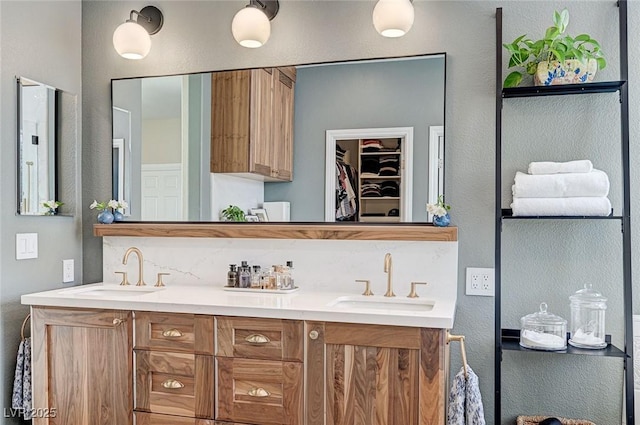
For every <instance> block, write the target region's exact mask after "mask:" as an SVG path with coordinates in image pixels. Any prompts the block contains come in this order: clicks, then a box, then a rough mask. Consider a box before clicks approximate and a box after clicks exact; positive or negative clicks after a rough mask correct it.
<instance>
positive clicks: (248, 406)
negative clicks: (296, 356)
mask: <svg viewBox="0 0 640 425" xmlns="http://www.w3.org/2000/svg"><path fill="white" fill-rule="evenodd" d="M216 364H217V380H218V388H217V413H216V420H223V421H235V422H242V423H256V424H265V425H267V424H268V425H280V424H287V425H297V424H302V402H303V397H302V394H303V387H302V373H303V372H302V370H303V368H302V363H298V362H280V361H270V360H252V359H236V358H226V357H218V358H216Z"/></svg>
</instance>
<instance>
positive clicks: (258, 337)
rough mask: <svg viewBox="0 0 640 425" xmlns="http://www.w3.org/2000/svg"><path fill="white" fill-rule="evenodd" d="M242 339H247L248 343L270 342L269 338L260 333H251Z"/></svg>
mask: <svg viewBox="0 0 640 425" xmlns="http://www.w3.org/2000/svg"><path fill="white" fill-rule="evenodd" d="M244 340H245V341H247V342H248V343H249V344H267V343H269V342H271V340H270V339H269V338H267V337H266V336H264V335H262V334H251V335H249V336H248V337H246V338H245V339H244Z"/></svg>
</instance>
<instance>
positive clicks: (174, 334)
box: [162, 328, 182, 338]
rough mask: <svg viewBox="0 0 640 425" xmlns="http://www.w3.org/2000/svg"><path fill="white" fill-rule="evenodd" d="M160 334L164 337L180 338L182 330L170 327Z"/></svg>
mask: <svg viewBox="0 0 640 425" xmlns="http://www.w3.org/2000/svg"><path fill="white" fill-rule="evenodd" d="M162 336H163V337H165V338H180V337H181V336H182V332H180V331H179V330H178V329H176V328H172V329H167V330H166V331H164V332H162Z"/></svg>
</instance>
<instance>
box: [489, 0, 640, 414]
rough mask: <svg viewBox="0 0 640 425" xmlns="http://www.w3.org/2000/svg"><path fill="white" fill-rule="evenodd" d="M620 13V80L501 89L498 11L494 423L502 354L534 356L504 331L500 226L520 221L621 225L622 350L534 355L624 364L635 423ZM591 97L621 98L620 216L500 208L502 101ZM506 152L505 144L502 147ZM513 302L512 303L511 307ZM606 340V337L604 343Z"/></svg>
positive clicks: (622, 23) (623, 4) (623, 13)
mask: <svg viewBox="0 0 640 425" xmlns="http://www.w3.org/2000/svg"><path fill="white" fill-rule="evenodd" d="M617 6H618V9H619V14H618V16H619V33H620V34H619V44H620V77H621V78H620V80H619V81H605V82H595V83H588V84H571V85H560V86H548V87H516V88H502V78H503V75H502V70H503V66H504V65H503V63H502V51H503V47H502V42H503V41H502V8H498V9H496V168H495V170H496V176H495V179H496V180H495V194H496V195H495V197H496V199H495V286H496V287H495V329H494V330H495V421H496V423H500V422H501V421H502V409H501V395H502V382H501V381H502V362H503V358H502V353H503V351H505V350H507V351H513V352H519V351H520V352H522V351H526V352H529V353H531V352H534V351H532V350H528V349H526V348H522V347H521V346H520V345H519V330H518V329H503V328H502V316H501V309H502V300H501V292H502V291H501V266H502V255H501V254H502V237H503V235H502V224H503V221H504V220H509V221H513V222H514V223H517V222H518V221H520V220H524V221H528V220H559V221H561V220H593V221H594V223H596V222H597V221H599V220H619V221H620V222H621V225H622V232H621V234H622V251H623V252H622V268H623V273H622V275H623V282H622V286H623V287H622V296H623V300H624V301H623V303H624V304H623V305H624V347H621V348H618V347H615V346H613V345H611V344H609V345H608V347H607V348H605V349H602V350H586V349H579V348H575V347H572V346H568V348H567V350H564V351H555V352H551V351H535V352H536V353H539V355H550V354H554V355H563V354H569V355H575V354H577V355H589V356H601V357H618V358H622V359H623V362H624V392H625V394H624V396H625V409H626V411H625V416H626V423H627V424H633V423H634V383H633V378H634V375H633V309H632V280H631V223H630V173H629V99H628V84H627V77H628V58H627V56H628V45H627V0H620V1H618V2H617ZM593 93H618V94H619V98H620V114H621V115H620V123H621V133H620V135H621V140H620V145H621V167H622V192H623V193H622V195H623V199H622V211H621V214H620V213H618V214H614V212H615V211H612V213H611V215H609V216H606V217H591V216H557V217H556V216H544V217H540V216H526V217H521V216H516V217H514V216H513V215H512V211H511V210H510V209H504V208H502V202H503V199H502V152H503V145H502V109H503V106H504V104H506V103H508V102H504V100H505V99H510V98H526V97H541V96H566V95H588V94H593ZM505 148H506V145H505ZM512 301H513V300H511V302H512ZM607 342H609V343H610V342H611V341H610V337H609V336H608V341H607Z"/></svg>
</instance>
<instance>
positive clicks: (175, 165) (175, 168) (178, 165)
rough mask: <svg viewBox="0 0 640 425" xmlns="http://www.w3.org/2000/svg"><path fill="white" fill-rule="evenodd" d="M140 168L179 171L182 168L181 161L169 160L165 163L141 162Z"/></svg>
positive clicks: (143, 169)
mask: <svg viewBox="0 0 640 425" xmlns="http://www.w3.org/2000/svg"><path fill="white" fill-rule="evenodd" d="M140 168H141V169H142V171H179V170H181V169H182V163H180V162H170V163H166V164H142V166H141V167H140ZM180 175H182V174H180Z"/></svg>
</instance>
